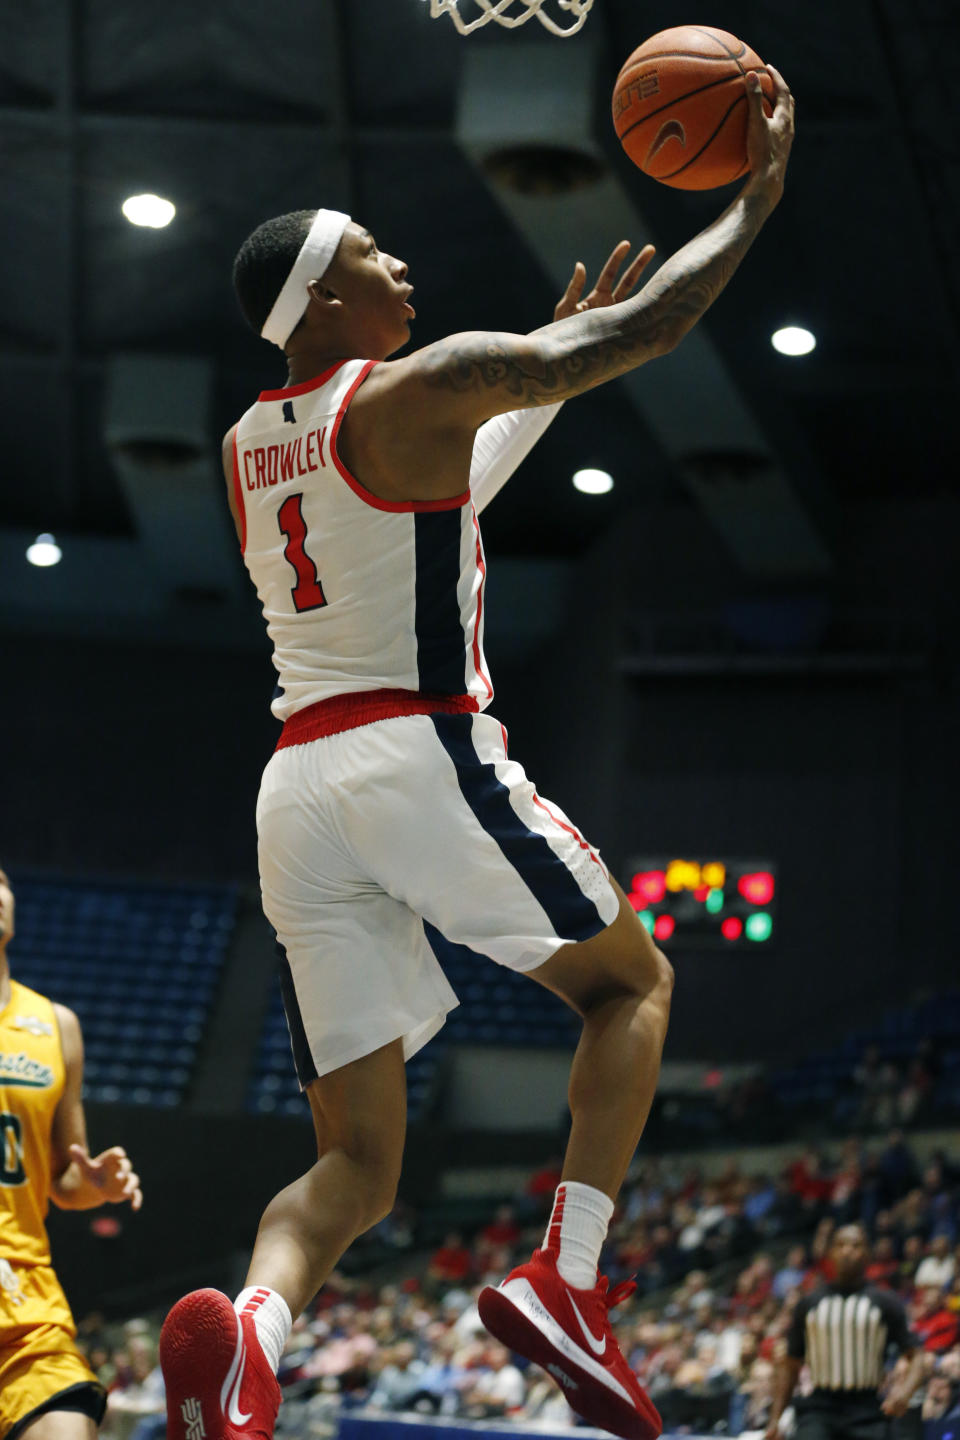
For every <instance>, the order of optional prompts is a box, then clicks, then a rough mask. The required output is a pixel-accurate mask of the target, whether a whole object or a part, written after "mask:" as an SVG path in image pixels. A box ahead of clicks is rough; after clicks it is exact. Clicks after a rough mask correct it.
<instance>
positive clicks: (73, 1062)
mask: <svg viewBox="0 0 960 1440" xmlns="http://www.w3.org/2000/svg"><path fill="white" fill-rule="evenodd" d="M13 922H14V901H13V892H12V890H11V888H10V882H9V880H8V878H7V876H6V874H5V872H4V871H3V870H2V869H0V1440H21V1437H25V1436H29V1440H93V1437H94V1436H95V1435H96V1432H97V1425H98V1423H99V1421H100V1419H101V1418H102V1416H103V1411H104V1406H105V1403H106V1393H105V1391H104V1389H103V1387H102V1385H100V1384H99V1383H98V1381H97V1380H96V1377H95V1376H94V1374H93V1372H92V1371H91V1369H90V1367H89V1365H88V1364H87V1362H86V1360H85V1359H84V1358H83V1356H82V1355H81V1353H80V1351H79V1350H78V1349H77V1346H76V1344H75V1342H74V1337H75V1335H76V1326H75V1325H74V1323H73V1316H72V1315H71V1313H70V1306H69V1305H68V1304H67V1300H66V1297H65V1295H64V1293H63V1291H62V1290H61V1288H60V1284H59V1282H58V1280H57V1277H56V1275H55V1274H54V1272H53V1269H52V1267H51V1264H50V1242H49V1240H48V1238H47V1231H46V1225H45V1223H44V1222H45V1219H46V1214H47V1207H48V1204H49V1202H50V1201H51V1200H52V1201H53V1202H54V1204H55V1205H58V1206H60V1208H61V1209H64V1210H90V1209H92V1208H93V1207H94V1206H96V1205H103V1204H105V1203H107V1202H108V1201H109V1202H112V1203H114V1204H118V1203H119V1202H121V1201H124V1200H129V1202H130V1204H131V1206H132V1207H133V1209H134V1210H139V1208H140V1205H141V1203H142V1196H141V1193H140V1180H139V1177H138V1176H137V1175H135V1174H134V1171H133V1167H132V1165H131V1163H130V1160H129V1159H128V1157H127V1153H126V1151H125V1150H123V1149H121V1148H120V1146H119V1145H115V1146H113V1147H112V1148H111V1149H109V1150H104V1151H103V1153H102V1154H100V1155H96V1156H91V1155H90V1153H89V1151H88V1149H87V1129H86V1122H85V1120H84V1114H83V1102H82V1099H81V1085H82V1080H83V1037H82V1035H81V1033H80V1023H79V1021H78V1020H77V1017H76V1015H74V1013H73V1011H72V1010H68V1009H67V1008H66V1006H65V1005H57V1004H55V1003H54V1002H53V1001H51V1000H48V999H47V998H46V997H45V996H43V995H38V994H37V993H36V991H35V990H28V989H27V987H26V986H25V985H20V984H19V983H18V982H17V981H16V980H11V978H10V969H9V966H8V963H7V946H8V944H9V943H10V941H11V940H12V939H13V929H14V924H13Z"/></svg>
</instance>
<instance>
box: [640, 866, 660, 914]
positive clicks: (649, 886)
mask: <svg viewBox="0 0 960 1440" xmlns="http://www.w3.org/2000/svg"><path fill="white" fill-rule="evenodd" d="M666 888H667V877H666V874H665V873H664V871H663V870H641V871H640V874H639V875H634V877H633V889H634V891H635V892H636V893H637V894H638V895H639V896H640V897H641V899H642V900H643V903H644V905H659V904H660V901H661V900H662V899H663V895H664V891H665V890H666ZM638 908H640V909H642V908H643V906H640V907H638Z"/></svg>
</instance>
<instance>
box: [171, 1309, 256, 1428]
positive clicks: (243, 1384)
mask: <svg viewBox="0 0 960 1440" xmlns="http://www.w3.org/2000/svg"><path fill="white" fill-rule="evenodd" d="M160 1369H161V1370H162V1372H163V1379H164V1383H165V1385H166V1387H167V1440H255V1437H258V1436H259V1437H260V1440H270V1437H271V1436H272V1435H273V1427H274V1425H275V1424H276V1420H277V1411H278V1409H279V1408H280V1386H279V1385H278V1384H277V1378H276V1376H275V1375H274V1373H273V1371H272V1370H271V1368H270V1364H269V1361H268V1360H267V1358H266V1356H265V1355H264V1353H263V1350H262V1349H261V1348H260V1341H259V1340H258V1338H257V1329H256V1326H255V1325H254V1323H253V1317H252V1316H250V1315H243V1316H238V1315H237V1313H236V1311H235V1310H234V1308H233V1304H232V1302H231V1301H230V1300H229V1299H228V1298H227V1296H226V1295H223V1294H221V1292H220V1291H219V1290H194V1291H192V1292H191V1293H190V1294H189V1295H185V1296H184V1297H183V1299H182V1300H178V1301H177V1303H176V1305H174V1307H173V1309H172V1310H171V1311H170V1314H169V1315H168V1316H167V1318H166V1320H165V1321H164V1322H163V1329H162V1330H161V1331H160Z"/></svg>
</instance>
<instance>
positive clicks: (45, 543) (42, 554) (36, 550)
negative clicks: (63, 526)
mask: <svg viewBox="0 0 960 1440" xmlns="http://www.w3.org/2000/svg"><path fill="white" fill-rule="evenodd" d="M62 557H63V551H62V550H61V549H60V546H59V545H58V544H57V542H56V540H54V538H53V536H52V535H48V534H46V532H44V534H43V535H38V536H37V538H36V540H34V542H33V544H32V545H28V546H27V559H28V560H29V561H30V564H31V565H56V564H58V563H59V561H60V560H61V559H62Z"/></svg>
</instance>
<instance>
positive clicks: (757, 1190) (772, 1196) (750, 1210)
mask: <svg viewBox="0 0 960 1440" xmlns="http://www.w3.org/2000/svg"><path fill="white" fill-rule="evenodd" d="M776 1202H777V1187H776V1186H775V1185H774V1183H773V1181H772V1180H771V1179H770V1176H769V1175H751V1177H750V1179H749V1180H748V1181H747V1193H746V1195H745V1197H744V1201H743V1213H744V1215H746V1217H747V1219H748V1220H749V1221H750V1224H751V1225H752V1226H753V1227H754V1229H755V1230H760V1229H765V1228H766V1221H767V1217H768V1216H769V1215H770V1212H771V1211H772V1210H773V1209H774V1208H775V1206H776Z"/></svg>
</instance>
